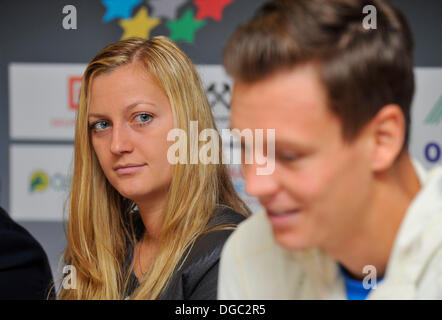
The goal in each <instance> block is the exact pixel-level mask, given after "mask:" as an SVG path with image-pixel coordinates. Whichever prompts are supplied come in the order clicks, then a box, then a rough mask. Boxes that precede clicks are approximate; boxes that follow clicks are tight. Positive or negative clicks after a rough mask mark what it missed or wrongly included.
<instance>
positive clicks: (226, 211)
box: [209, 206, 246, 227]
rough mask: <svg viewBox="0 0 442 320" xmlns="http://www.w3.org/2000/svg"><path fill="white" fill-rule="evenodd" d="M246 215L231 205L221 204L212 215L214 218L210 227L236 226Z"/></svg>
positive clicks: (210, 222)
mask: <svg viewBox="0 0 442 320" xmlns="http://www.w3.org/2000/svg"><path fill="white" fill-rule="evenodd" d="M245 219H246V217H245V216H244V215H242V214H240V213H238V212H236V211H235V210H233V209H232V208H230V207H226V206H220V207H217V208H216V209H215V210H214V212H213V215H212V218H211V219H210V221H209V227H216V226H222V225H226V226H228V225H230V226H232V227H236V226H237V225H238V224H240V223H241V222H242V221H244V220H245Z"/></svg>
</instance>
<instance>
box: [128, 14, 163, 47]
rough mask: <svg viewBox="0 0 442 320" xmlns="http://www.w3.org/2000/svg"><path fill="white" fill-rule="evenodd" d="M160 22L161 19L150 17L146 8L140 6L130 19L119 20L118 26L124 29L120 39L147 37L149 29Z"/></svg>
mask: <svg viewBox="0 0 442 320" xmlns="http://www.w3.org/2000/svg"><path fill="white" fill-rule="evenodd" d="M160 23H161V19H158V18H151V17H149V14H148V12H147V9H146V8H144V7H143V8H141V9H140V10H139V11H138V13H137V14H136V15H135V16H134V17H133V18H132V19H123V20H120V26H121V27H122V28H123V29H124V33H123V35H122V36H121V40H124V39H128V38H131V37H140V38H144V39H148V38H149V36H150V31H151V30H152V29H153V28H155V27H156V26H157V25H159V24H160Z"/></svg>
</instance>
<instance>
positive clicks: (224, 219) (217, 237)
mask: <svg viewBox="0 0 442 320" xmlns="http://www.w3.org/2000/svg"><path fill="white" fill-rule="evenodd" d="M245 219H246V217H244V216H243V215H241V214H239V213H238V212H236V211H234V210H233V209H231V208H227V207H223V208H217V209H216V210H215V212H214V214H213V217H212V218H211V220H210V222H209V228H208V229H209V230H208V231H207V232H206V233H203V234H202V235H200V236H198V238H197V239H196V240H195V242H194V243H193V245H192V246H191V248H189V251H188V255H187V259H186V263H185V264H186V265H190V264H193V263H195V262H198V263H202V262H206V263H207V264H208V265H210V264H213V263H216V262H217V261H218V260H219V258H220V255H221V250H222V248H223V246H224V243H225V242H226V241H227V239H228V238H229V236H230V234H231V233H232V232H233V231H234V230H235V228H236V226H237V225H238V224H239V223H241V222H242V221H244V220H245Z"/></svg>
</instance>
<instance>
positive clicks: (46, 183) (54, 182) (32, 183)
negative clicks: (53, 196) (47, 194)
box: [29, 170, 69, 193]
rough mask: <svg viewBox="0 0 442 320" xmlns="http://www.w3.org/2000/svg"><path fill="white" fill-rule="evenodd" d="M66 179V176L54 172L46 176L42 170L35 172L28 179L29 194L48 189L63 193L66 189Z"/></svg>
mask: <svg viewBox="0 0 442 320" xmlns="http://www.w3.org/2000/svg"><path fill="white" fill-rule="evenodd" d="M68 183H69V181H68V178H67V177H66V175H64V174H61V173H59V172H56V173H55V174H53V175H48V174H47V173H46V172H45V171H43V170H36V171H34V172H32V173H31V176H30V178H29V192H30V193H37V192H44V191H46V190H48V189H50V190H54V191H65V190H67V187H68Z"/></svg>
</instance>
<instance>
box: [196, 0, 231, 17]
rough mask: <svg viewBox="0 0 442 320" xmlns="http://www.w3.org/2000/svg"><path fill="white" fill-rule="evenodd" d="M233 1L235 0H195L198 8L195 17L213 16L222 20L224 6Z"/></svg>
mask: <svg viewBox="0 0 442 320" xmlns="http://www.w3.org/2000/svg"><path fill="white" fill-rule="evenodd" d="M232 2H233V0H194V2H193V3H194V4H195V6H197V8H198V12H197V14H196V15H195V19H197V20H202V19H204V18H212V19H213V20H216V21H221V19H222V15H223V13H222V12H223V10H224V8H225V7H226V6H227V5H229V4H231V3H232Z"/></svg>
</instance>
